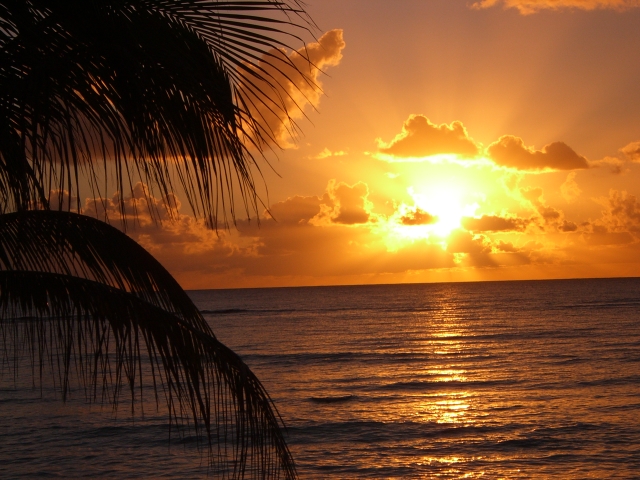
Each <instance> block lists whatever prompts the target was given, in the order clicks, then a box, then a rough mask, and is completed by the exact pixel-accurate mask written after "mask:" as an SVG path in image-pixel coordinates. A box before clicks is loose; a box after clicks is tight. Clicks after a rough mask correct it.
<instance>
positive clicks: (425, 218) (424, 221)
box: [400, 208, 438, 225]
mask: <svg viewBox="0 0 640 480" xmlns="http://www.w3.org/2000/svg"><path fill="white" fill-rule="evenodd" d="M437 221H438V217H436V216H435V215H431V214H430V213H427V212H425V211H424V210H421V209H420V208H416V209H415V211H412V212H409V213H407V214H406V215H403V216H402V217H400V223H402V225H431V224H433V223H436V222H437Z"/></svg>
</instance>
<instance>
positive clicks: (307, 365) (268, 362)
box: [0, 279, 640, 479]
mask: <svg viewBox="0 0 640 480" xmlns="http://www.w3.org/2000/svg"><path fill="white" fill-rule="evenodd" d="M190 295H191V296H192V298H193V300H194V302H195V303H196V305H197V306H198V307H199V308H200V309H201V311H202V312H203V314H204V316H205V318H206V319H207V321H209V323H210V324H211V326H212V327H213V329H214V331H215V333H216V335H217V336H218V338H219V339H220V340H221V341H223V342H224V343H226V344H227V345H228V346H229V347H231V348H232V349H234V350H235V351H236V352H237V353H239V354H240V355H241V356H242V358H243V359H244V360H245V362H246V363H247V364H248V365H249V366H250V367H251V368H252V370H253V371H254V372H255V373H256V374H257V375H258V377H259V378H260V379H261V380H262V382H263V384H264V385H265V387H266V389H267V391H268V392H269V393H270V395H271V397H272V398H273V401H274V402H275V405H276V406H277V408H278V411H279V413H280V415H281V416H282V418H283V420H284V423H285V424H286V436H287V439H288V443H289V446H290V448H291V451H292V453H293V456H294V458H295V460H296V464H297V468H298V472H299V474H300V478H302V479H358V478H379V479H400V478H540V479H542V478H563V479H584V478H640V279H607V280H565V281H531V282H490V283H457V284H414V285H375V286H349V287H313V288H277V289H247V290H208V291H195V292H190ZM2 382H3V383H1V384H0V388H1V390H0V477H1V478H32V477H60V478H68V477H82V476H86V477H119V478H136V477H137V478H152V477H153V478H155V477H163V478H203V477H206V474H207V467H206V454H205V455H203V454H202V453H201V452H200V451H199V450H198V446H197V442H195V441H193V440H192V439H190V438H189V437H186V438H185V437H182V438H176V437H175V435H174V436H173V437H172V439H171V440H169V426H168V422H167V419H166V418H163V417H162V416H154V415H153V414H146V415H145V417H144V418H135V419H134V420H131V419H129V418H121V417H126V415H123V414H122V413H121V410H122V409H123V408H124V410H126V406H125V407H122V406H121V407H120V409H119V410H118V412H117V418H114V414H113V412H112V410H111V409H110V408H107V407H105V408H102V409H101V408H100V407H99V406H95V405H93V406H92V405H87V404H85V403H83V402H82V401H81V400H78V399H75V400H74V399H73V398H72V399H71V400H70V401H68V402H67V403H66V404H62V403H61V402H60V401H59V400H56V399H55V398H53V397H51V396H49V395H47V394H46V392H45V395H44V398H40V394H39V392H36V393H38V395H34V390H33V389H32V388H27V387H26V386H22V387H19V388H15V383H12V382H8V381H7V379H6V378H3V379H2Z"/></svg>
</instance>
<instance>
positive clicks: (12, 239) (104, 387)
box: [0, 211, 296, 479]
mask: <svg viewBox="0 0 640 480" xmlns="http://www.w3.org/2000/svg"><path fill="white" fill-rule="evenodd" d="M0 338H2V340H3V342H2V346H0V349H2V358H3V363H4V364H6V365H9V366H12V365H17V364H18V362H17V361H16V358H17V357H18V356H19V355H22V354H25V350H26V354H27V355H28V356H29V357H30V358H31V362H32V372H33V375H34V376H36V377H37V378H36V379H35V380H36V381H39V382H42V380H43V375H44V373H43V372H46V371H47V369H49V370H50V371H51V373H52V374H53V378H54V379H55V383H56V385H57V387H58V388H59V389H60V390H61V392H62V394H63V396H65V395H66V394H67V393H68V391H69V390H70V388H71V385H72V384H73V383H74V381H77V382H79V383H80V384H81V386H82V387H83V388H84V391H85V393H86V395H87V397H88V398H89V399H92V400H96V399H99V398H101V399H104V400H105V401H107V402H108V403H110V404H113V405H118V403H119V401H120V398H121V397H122V396H123V395H124V396H127V397H130V401H131V404H132V408H134V404H135V403H136V401H141V398H140V397H141V396H142V388H143V384H144V379H145V378H146V379H147V380H148V379H149V378H150V379H151V380H152V385H153V388H152V391H153V395H155V398H156V402H159V401H160V398H161V397H162V396H164V400H165V402H166V405H167V408H168V410H169V414H170V417H171V419H172V423H174V424H176V423H177V424H179V423H180V422H181V421H185V419H187V421H189V420H188V419H190V421H189V424H190V425H192V427H193V428H195V429H196V432H202V433H203V434H204V436H205V438H206V441H207V442H208V447H209V454H210V459H211V465H212V470H211V471H212V472H214V473H215V474H216V476H217V477H219V478H244V477H245V475H246V476H250V477H251V478H265V479H271V478H295V476H296V474H295V467H294V464H293V461H292V458H291V455H290V453H289V450H288V448H287V446H286V443H285V441H284V438H283V436H282V433H281V431H280V421H279V418H278V416H277V414H276V413H275V410H274V407H273V405H272V402H271V400H270V399H269V396H268V395H267V393H266V391H265V390H264V388H263V386H262V385H261V383H260V382H259V380H258V379H257V378H256V377H255V375H254V374H253V373H252V372H251V371H250V370H249V368H248V367H247V366H246V365H245V364H244V363H243V362H242V360H241V359H240V358H239V357H238V356H237V355H236V354H234V353H233V352H232V351H231V350H229V349H228V348H226V347H225V346H224V345H223V344H221V343H220V342H219V341H218V340H217V339H216V338H215V336H214V335H213V333H212V332H211V329H210V328H209V326H208V325H207V323H206V322H205V320H204V319H203V318H202V316H201V314H200V313H199V312H198V310H197V308H196V307H195V306H194V305H193V303H191V301H190V300H189V298H188V296H187V295H186V293H184V291H182V290H181V289H180V287H179V286H178V285H177V284H176V283H175V280H173V279H172V278H171V276H170V275H169V274H168V273H167V272H166V270H164V268H163V267H162V266H161V265H160V264H158V263H157V262H156V261H155V260H154V259H153V258H152V257H151V256H150V255H149V254H148V253H147V252H145V251H144V249H143V248H142V247H140V246H139V245H137V244H136V243H135V242H134V241H133V240H131V239H129V238H128V237H127V236H126V235H124V234H123V233H121V232H120V231H119V230H117V229H115V228H113V227H110V226H109V225H106V224H104V223H102V222H100V221H98V220H95V219H93V218H89V217H82V216H80V215H77V214H73V213H66V212H53V211H35V212H19V213H14V214H10V215H3V216H0ZM147 386H148V385H147ZM145 388H146V387H145ZM137 392H140V393H139V394H137ZM162 394H163V395H162Z"/></svg>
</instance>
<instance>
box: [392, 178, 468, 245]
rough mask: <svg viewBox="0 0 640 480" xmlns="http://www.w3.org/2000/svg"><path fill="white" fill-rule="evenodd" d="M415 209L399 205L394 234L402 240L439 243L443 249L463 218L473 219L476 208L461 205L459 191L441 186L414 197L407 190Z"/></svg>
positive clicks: (460, 191)
mask: <svg viewBox="0 0 640 480" xmlns="http://www.w3.org/2000/svg"><path fill="white" fill-rule="evenodd" d="M408 191H409V194H410V195H411V197H412V198H413V201H414V205H411V206H410V205H406V204H402V205H400V206H399V208H398V213H397V215H396V217H395V218H394V219H393V222H394V224H393V230H394V233H395V234H396V235H397V236H398V237H400V238H404V239H411V240H416V239H423V238H434V237H435V238H436V239H440V240H441V241H440V242H438V243H441V244H442V246H443V247H446V241H445V240H446V238H447V237H448V236H449V235H450V234H451V232H452V231H454V230H455V229H457V228H460V226H461V222H462V218H463V217H465V216H472V215H474V213H475V211H476V210H477V209H478V204H477V203H473V204H464V203H463V200H462V199H463V192H462V190H461V189H458V188H455V187H450V186H441V187H436V188H431V189H429V191H428V192H427V193H416V192H415V191H414V189H413V187H410V188H409V190H408Z"/></svg>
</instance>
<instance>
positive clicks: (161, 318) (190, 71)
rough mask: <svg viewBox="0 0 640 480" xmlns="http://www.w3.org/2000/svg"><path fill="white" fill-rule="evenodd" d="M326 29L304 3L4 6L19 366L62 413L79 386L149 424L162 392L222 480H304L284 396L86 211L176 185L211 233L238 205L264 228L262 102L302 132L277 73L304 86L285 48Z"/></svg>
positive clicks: (0, 126) (1, 111) (7, 211)
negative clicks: (274, 395) (148, 409)
mask: <svg viewBox="0 0 640 480" xmlns="http://www.w3.org/2000/svg"><path fill="white" fill-rule="evenodd" d="M310 25H311V24H310V20H309V19H308V18H307V16H306V14H305V12H304V10H303V8H302V6H301V5H300V4H299V3H298V1H297V0H285V1H275V0H265V1H213V0H146V1H145V0H102V1H87V0H76V1H72V0H26V1H25V0H15V1H4V0H1V1H0V212H2V215H0V341H1V343H2V352H3V364H4V365H5V366H9V367H11V366H12V365H13V366H15V365H17V363H18V362H17V360H16V359H17V358H18V356H20V355H23V354H25V352H26V353H27V354H28V356H29V357H30V358H31V363H32V374H33V375H34V376H35V377H37V378H36V380H39V381H40V382H42V378H43V375H45V373H44V372H46V371H49V370H50V371H51V372H52V373H53V378H54V381H55V383H56V385H57V387H58V388H59V390H60V392H61V393H62V396H63V398H66V395H67V393H68V391H69V389H70V384H71V383H73V382H74V379H77V381H79V383H81V384H82V386H83V387H84V390H85V393H86V394H87V398H89V399H93V400H96V399H98V398H99V399H102V400H105V399H106V401H108V402H110V403H112V404H113V405H114V406H116V405H117V404H118V402H119V398H120V396H121V395H122V394H124V393H126V394H128V395H130V399H131V402H132V408H133V404H134V403H135V402H136V398H137V393H136V392H137V391H140V390H141V389H142V377H143V376H145V375H146V376H147V377H150V378H152V379H153V386H154V395H155V398H156V401H157V402H159V401H160V399H161V398H162V397H164V400H165V401H166V405H167V406H168V409H169V414H170V416H171V419H172V422H174V423H180V422H183V421H187V422H190V423H191V424H192V425H193V426H194V427H195V429H196V430H197V431H198V432H201V431H204V433H205V434H206V438H207V441H208V443H209V452H210V459H211V462H212V466H213V468H212V470H211V471H212V472H213V473H216V474H218V475H219V476H221V477H223V478H242V477H245V476H252V477H256V478H295V476H296V474H295V468H294V465H293V461H292V458H291V455H290V453H289V450H288V448H287V446H286V443H285V441H284V438H283V436H282V433H281V431H280V425H279V418H278V417H277V415H276V414H275V413H274V408H273V406H272V404H271V401H270V399H269V397H268V395H267V393H266V392H265V390H264V388H263V387H262V385H261V384H260V382H259V381H258V380H257V378H256V377H255V376H254V375H253V374H252V373H251V371H250V370H249V369H248V368H247V366H246V365H245V364H244V363H243V362H242V360H241V359H240V358H239V357H238V356H237V355H235V354H234V353H233V352H232V351H230V350H229V349H228V348H226V347H225V346H224V345H222V344H221V343H220V342H219V341H218V340H217V339H216V338H215V335H214V334H213V332H212V331H211V329H210V327H209V326H208V324H207V323H206V321H205V320H204V319H203V317H202V315H201V314H200V313H199V311H198V310H197V308H196V307H195V306H194V305H193V303H192V302H191V300H190V299H189V297H188V296H187V295H186V293H185V292H184V291H183V290H182V289H181V288H180V286H179V285H178V284H177V282H176V281H175V280H174V279H173V278H172V277H171V275H170V274H169V273H168V272H167V271H166V270H165V269H164V268H163V267H162V266H161V265H160V264H159V263H158V262H157V261H156V260H155V259H153V257H152V256H151V255H150V254H149V253H147V252H146V251H145V250H144V249H143V248H142V247H140V246H139V245H138V244H136V243H135V242H134V241H133V240H131V239H130V238H129V237H127V236H126V235H125V234H124V233H122V232H120V231H119V230H117V229H115V228H113V227H110V226H109V225H107V224H105V223H103V222H100V221H99V220H96V219H93V218H89V217H86V216H82V215H79V214H76V213H72V212H71V211H70V210H74V209H75V210H80V190H81V188H80V186H81V183H82V181H86V182H87V185H88V186H89V189H90V193H91V194H93V196H94V197H99V196H100V195H101V194H108V193H109V192H107V191H106V189H107V188H108V179H109V177H110V176H111V177H113V178H114V179H115V184H116V187H117V189H118V190H119V191H120V192H124V191H125V190H126V189H127V188H132V183H133V182H134V179H140V180H142V181H143V182H145V183H146V184H148V185H149V186H150V187H151V188H152V189H153V188H155V189H158V190H159V191H160V192H161V193H162V194H163V195H168V194H169V193H170V192H172V191H173V190H174V183H176V186H179V187H180V188H181V189H182V190H183V191H184V193H185V195H186V198H187V200H188V202H189V204H190V205H191V207H192V209H193V211H194V213H195V214H196V215H198V216H201V217H203V218H204V219H205V221H206V222H207V224H208V225H209V226H210V227H212V228H218V225H219V224H222V225H227V212H228V213H229V215H230V218H231V219H234V218H235V214H236V212H235V201H234V198H233V197H234V193H236V194H240V196H241V199H242V204H243V205H244V209H245V211H246V213H247V214H250V213H251V212H257V206H258V202H257V196H256V191H255V186H254V180H253V177H252V169H255V168H256V164H255V161H254V157H253V155H252V153H251V152H252V150H250V148H253V149H254V151H257V152H260V151H262V149H264V148H265V147H266V146H267V145H268V144H269V142H270V141H272V140H273V138H272V137H273V132H270V131H269V130H268V129H267V128H266V127H263V125H264V122H262V121H261V120H262V119H260V118H256V117H255V115H256V114H253V113H252V112H257V111H260V109H259V108H256V105H255V102H259V103H261V105H260V106H261V107H262V109H263V110H264V108H265V107H266V108H267V109H268V110H271V111H274V112H275V111H277V110H279V109H280V110H281V111H284V113H285V115H287V112H286V108H285V107H284V105H285V102H284V101H283V99H282V98H281V97H280V98H279V97H278V94H279V93H278V92H281V91H282V89H280V88H279V85H278V83H277V80H276V79H275V78H274V77H273V76H272V75H271V74H270V73H269V69H267V68H264V67H263V66H261V65H265V63H262V64H261V63H260V61H261V60H262V61H263V62H266V65H268V66H269V68H273V69H275V71H280V72H284V70H285V69H291V68H295V66H294V65H292V64H291V62H290V60H289V59H288V57H287V55H286V54H284V53H283V48H284V47H286V46H287V43H286V42H288V41H289V40H291V39H297V38H298V37H296V35H295V33H296V30H297V31H299V32H304V31H305V30H306V29H308V28H309V27H310ZM292 32H293V33H292ZM283 74H284V73H283ZM258 115H259V114H258ZM83 179H84V180H83ZM51 192H54V193H57V194H58V198H62V197H63V196H62V195H60V193H61V192H66V194H67V195H68V196H69V198H74V195H75V197H76V198H77V200H76V204H75V205H74V204H64V202H62V201H60V202H58V203H57V204H53V205H52V204H51V197H50V195H51ZM121 208H122V210H121V215H122V217H123V218H124V216H125V212H124V205H123V206H122V207H121ZM140 393H141V392H140Z"/></svg>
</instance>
